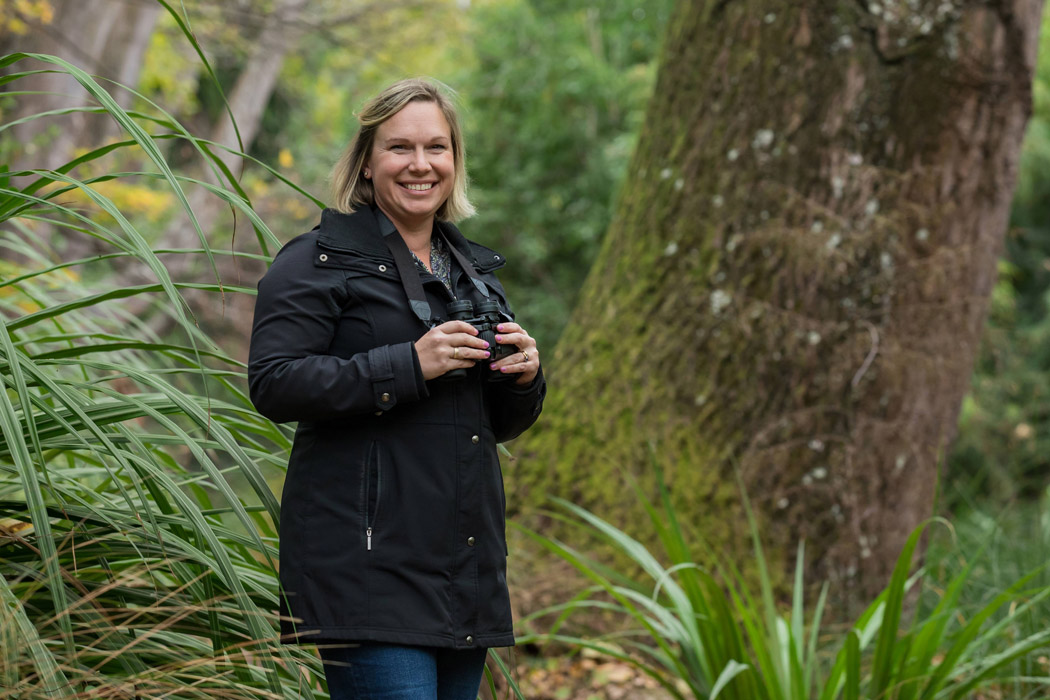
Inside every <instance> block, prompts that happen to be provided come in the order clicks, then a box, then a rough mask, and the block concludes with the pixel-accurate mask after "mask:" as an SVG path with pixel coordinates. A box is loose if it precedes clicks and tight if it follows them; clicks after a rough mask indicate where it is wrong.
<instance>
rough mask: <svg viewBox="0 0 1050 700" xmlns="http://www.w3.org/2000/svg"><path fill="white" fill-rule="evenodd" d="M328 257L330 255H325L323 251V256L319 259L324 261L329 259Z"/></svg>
mask: <svg viewBox="0 0 1050 700" xmlns="http://www.w3.org/2000/svg"><path fill="white" fill-rule="evenodd" d="M327 259H328V256H327V255H325V254H324V253H321V257H320V258H319V260H320V261H321V262H324V261H325V260H327Z"/></svg>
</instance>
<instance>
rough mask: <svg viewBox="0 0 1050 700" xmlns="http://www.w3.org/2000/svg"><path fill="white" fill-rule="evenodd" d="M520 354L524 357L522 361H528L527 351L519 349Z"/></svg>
mask: <svg viewBox="0 0 1050 700" xmlns="http://www.w3.org/2000/svg"><path fill="white" fill-rule="evenodd" d="M521 356H522V357H524V358H525V359H524V360H523V362H528V361H529V353H527V352H525V351H524V350H522V351H521Z"/></svg>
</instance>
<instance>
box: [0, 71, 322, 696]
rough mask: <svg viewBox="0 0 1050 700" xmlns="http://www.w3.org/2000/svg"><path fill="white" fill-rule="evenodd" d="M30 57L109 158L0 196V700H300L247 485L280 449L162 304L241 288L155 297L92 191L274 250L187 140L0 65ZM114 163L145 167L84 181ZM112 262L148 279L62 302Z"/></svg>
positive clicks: (314, 669) (158, 284)
mask: <svg viewBox="0 0 1050 700" xmlns="http://www.w3.org/2000/svg"><path fill="white" fill-rule="evenodd" d="M30 58H32V59H36V60H38V61H43V62H45V63H46V64H49V68H51V69H54V70H59V71H63V72H66V73H69V74H70V75H71V76H73V77H74V78H75V79H76V80H77V81H78V82H79V84H80V86H81V87H82V88H83V89H84V91H85V92H86V93H87V94H88V95H90V96H91V97H92V98H93V99H94V100H95V101H96V102H97V104H98V105H99V107H93V108H84V111H98V110H104V111H105V112H106V113H107V114H108V115H109V116H111V117H112V118H113V119H115V120H116V121H117V122H118V123H119V124H120V125H121V127H122V129H123V130H124V132H125V134H126V140H124V141H120V142H117V143H115V144H111V145H107V146H104V147H101V148H98V149H96V150H94V151H91V152H89V153H87V154H84V155H82V156H79V157H77V158H76V159H75V160H73V161H70V162H69V163H67V164H66V165H63V166H62V167H60V168H58V169H56V170H51V171H44V170H37V171H24V172H18V173H11V174H10V176H14V177H18V178H19V180H20V181H25V182H26V183H27V184H24V185H16V184H13V179H12V177H7V176H5V178H4V180H3V182H2V184H0V230H2V232H3V234H2V238H0V245H3V246H4V248H5V249H6V250H7V251H8V255H7V256H5V257H7V258H10V259H13V260H15V261H17V262H15V263H13V264H8V266H7V268H6V269H5V270H4V274H3V275H2V277H3V279H4V281H3V283H2V284H0V376H2V379H3V382H4V391H3V392H0V436H2V438H0V528H2V529H0V599H2V601H3V602H2V607H0V639H3V640H4V643H3V645H2V647H3V651H2V652H0V679H2V681H3V682H2V683H0V698H8V697H10V698H37V697H50V698H57V697H73V696H83V695H84V694H87V695H92V696H115V695H117V694H121V693H122V694H124V695H125V696H128V697H131V696H135V697H156V696H160V695H164V694H168V695H170V694H172V693H175V694H177V695H178V697H185V698H193V697H201V698H203V697H216V696H219V695H221V696H223V697H245V698H247V697H252V698H257V697H287V698H300V697H313V695H314V693H313V689H312V687H311V683H310V682H309V679H308V678H307V676H304V675H303V673H302V672H301V671H300V666H301V665H305V668H307V669H310V670H309V671H308V673H310V674H312V675H313V676H314V678H316V677H317V674H318V671H319V668H320V667H319V664H318V662H317V661H316V659H315V658H314V657H312V656H311V655H310V654H308V653H304V652H303V651H302V650H300V649H297V648H282V647H281V646H280V645H279V644H277V643H276V641H275V640H276V636H277V634H278V632H277V626H276V609H277V607H278V591H277V582H276V524H277V522H278V520H279V507H278V504H277V501H276V498H275V497H274V495H273V493H272V490H271V488H270V486H269V480H276V479H279V478H280V476H281V474H282V472H283V468H284V460H283V459H282V456H281V455H282V453H283V452H284V450H286V449H287V447H288V445H289V434H288V433H287V430H286V429H282V428H278V427H276V426H274V425H273V424H271V423H270V422H269V421H266V420H265V419H262V418H261V417H259V416H258V415H257V414H256V413H255V412H254V410H253V409H252V407H251V404H250V402H249V401H248V398H247V396H246V395H245V393H244V390H243V387H244V366H243V365H242V364H240V363H238V362H236V361H234V360H233V359H231V358H230V357H228V356H226V354H225V353H223V352H222V350H221V349H220V348H218V347H216V346H214V344H212V343H211V341H210V340H209V339H208V338H207V337H205V336H204V335H203V334H202V332H201V331H200V330H199V329H198V328H197V326H196V324H195V323H194V320H193V318H192V317H191V315H190V313H189V311H188V306H187V304H186V302H185V300H184V299H183V296H182V294H183V291H184V290H185V289H186V288H192V289H196V290H200V291H204V292H209V293H212V294H215V295H216V299H217V300H218V299H219V298H220V295H222V294H239V293H250V292H251V290H246V289H241V288H236V287H231V286H229V285H226V286H223V285H220V283H219V282H218V281H217V280H216V281H215V282H211V283H199V284H176V283H175V282H173V281H172V280H171V279H170V277H169V276H168V274H167V271H166V269H165V266H164V264H163V262H162V261H161V260H160V258H159V257H158V255H157V251H154V250H152V249H151V248H150V246H149V245H148V243H147V241H146V238H145V237H144V235H143V234H142V232H141V231H139V230H138V229H137V228H136V226H135V225H134V224H133V223H132V222H131V221H130V220H129V219H128V217H127V216H125V214H124V212H123V211H121V208H120V207H118V206H117V205H116V204H115V203H114V201H113V200H112V199H110V198H109V197H108V196H106V194H104V193H103V189H104V188H103V187H102V185H104V183H107V182H112V181H114V180H122V181H132V182H135V181H143V180H145V181H153V182H159V183H163V185H164V186H165V187H167V188H168V190H169V191H170V192H171V194H172V196H173V198H174V200H175V201H177V202H179V203H180V204H181V206H182V211H183V214H184V215H185V216H186V217H188V219H189V220H190V222H191V223H193V224H194V225H195V219H194V216H193V213H192V211H190V210H189V208H188V205H187V198H186V193H185V190H186V188H188V187H206V188H208V189H209V190H210V191H211V192H212V193H213V194H215V195H216V196H219V197H221V198H223V199H224V200H225V201H226V202H227V203H229V204H230V205H231V206H233V207H235V208H237V209H238V211H239V212H240V213H241V214H242V215H244V216H246V217H247V218H248V219H250V220H251V221H252V223H253V225H254V226H255V229H256V233H257V237H258V239H257V240H258V242H259V247H260V249H261V252H262V253H263V254H265V252H266V251H267V250H268V249H269V250H272V249H274V248H275V246H276V245H277V241H276V239H275V237H274V236H273V234H272V233H271V232H270V231H269V229H268V228H267V227H266V225H265V224H264V223H263V222H262V220H261V219H260V218H259V217H258V215H257V214H255V212H254V211H253V210H252V208H251V203H250V202H249V201H248V199H247V197H246V195H245V193H244V192H243V191H242V190H241V189H240V186H239V185H238V184H237V183H236V181H235V180H233V179H232V177H231V176H230V173H229V172H228V171H227V170H226V169H225V166H223V165H222V163H221V161H219V160H218V159H217V158H215V157H214V156H213V154H212V152H211V150H210V149H211V146H210V145H209V144H208V143H207V142H205V141H201V140H198V139H194V138H193V137H192V136H190V134H189V133H187V132H186V131H185V130H184V129H183V128H182V127H181V125H180V124H178V123H177V122H176V121H174V120H173V119H171V118H170V116H169V115H167V114H165V113H164V112H163V111H161V110H160V109H159V108H157V109H156V110H154V111H153V112H152V113H151V114H143V113H139V112H126V111H124V110H123V109H121V108H120V107H119V106H118V105H117V104H116V102H114V101H113V99H112V98H111V97H110V96H109V94H108V93H107V92H106V91H105V90H104V89H103V88H102V87H100V85H99V84H98V83H97V82H96V81H95V80H94V79H93V78H92V77H91V76H89V75H88V74H86V73H85V72H83V71H82V70H80V69H79V68H77V67H75V66H73V65H71V64H69V63H67V62H65V61H62V60H61V59H58V58H55V57H52V56H46V55H26V54H14V55H11V56H7V57H4V58H3V59H0V67H4V68H10V69H11V70H12V71H17V70H20V69H21V68H22V67H23V65H25V63H26V62H27V61H26V59H30ZM28 74H30V72H29V71H23V72H11V73H9V74H8V76H7V77H6V78H5V80H7V81H9V82H15V83H17V81H18V80H20V79H21V78H22V77H24V76H26V75H28ZM147 124H148V125H149V126H150V129H151V130H152V131H157V132H159V133H158V134H157V135H151V134H150V133H148V132H147V130H146V129H145V128H144V125H147ZM158 127H159V128H158ZM2 128H3V127H0V129H2ZM171 138H177V139H180V140H184V141H185V142H186V143H189V144H190V145H191V147H192V148H194V149H196V150H197V151H198V152H199V153H200V154H201V155H202V156H203V157H204V158H205V160H206V161H207V162H209V163H210V164H211V165H212V167H213V168H214V169H215V171H216V174H217V175H218V176H219V177H220V179H222V180H223V181H224V182H225V183H226V184H225V186H224V187H219V186H215V185H208V184H205V183H203V182H201V181H197V180H190V179H188V178H185V177H182V176H180V175H178V174H176V173H175V172H174V171H172V169H171V168H170V167H169V165H168V163H167V162H166V160H165V158H164V156H163V153H162V150H161V148H160V146H159V145H158V144H160V143H162V142H163V141H164V140H165V139H171ZM121 150H130V151H135V152H136V153H137V157H138V159H139V160H140V161H141V160H142V159H143V158H144V159H145V160H146V163H147V164H148V169H144V170H138V171H135V172H121V173H104V174H98V173H96V172H94V170H93V169H92V168H91V166H92V165H93V164H94V162H95V161H99V160H100V159H103V158H106V157H107V156H109V155H110V154H112V153H114V152H117V151H121ZM73 193H78V194H79V195H80V196H81V197H84V198H86V199H87V200H88V201H90V203H91V205H92V206H93V207H94V208H96V209H97V210H98V211H101V212H104V213H105V214H106V215H107V220H106V223H100V221H99V220H98V219H97V218H95V217H92V216H89V215H88V214H86V213H85V212H84V211H83V207H82V205H81V204H79V203H76V202H77V200H76V198H72V199H71V195H72V194H73ZM48 228H50V229H53V230H57V231H59V232H61V233H62V234H63V235H66V236H91V237H94V238H95V239H97V240H98V241H99V242H100V243H101V244H102V245H103V246H104V247H105V248H106V249H107V252H106V253H105V254H103V255H101V256H95V257H92V258H89V259H86V260H76V261H69V262H63V263H57V262H55V261H53V260H52V259H50V257H49V254H48V251H47V250H46V249H43V250H42V249H41V246H40V245H39V240H40V236H41V233H42V231H44V230H45V229H48ZM198 234H199V236H200V241H201V247H200V248H199V249H197V250H193V251H185V252H183V254H190V255H197V256H200V257H201V258H202V259H205V260H210V261H212V264H211V267H212V269H213V270H214V269H215V266H214V258H215V256H216V255H217V253H215V252H214V251H212V250H211V248H210V247H209V245H208V241H207V239H206V237H205V236H204V235H203V232H201V231H200V230H199V228H198ZM247 257H258V255H249V256H247ZM114 263H119V264H122V265H125V266H128V265H137V266H139V267H140V268H141V269H142V270H144V271H148V274H149V275H150V276H152V277H153V278H154V279H155V280H156V281H155V282H154V283H148V284H143V285H139V286H133V287H122V288H117V289H104V290H102V291H99V290H98V289H97V288H89V287H87V286H85V285H84V284H83V283H82V280H84V279H88V278H91V277H102V276H104V274H105V273H104V272H103V273H93V272H92V269H94V268H97V267H99V266H102V267H104V268H105V269H106V270H109V271H111V270H112V268H109V267H108V266H109V265H111V264H114ZM148 306H155V307H156V308H158V309H160V310H161V311H162V313H165V314H167V315H169V316H171V317H172V318H173V319H174V321H175V323H176V327H177V328H178V329H179V333H180V334H181V340H174V339H167V338H159V337H157V336H156V335H155V334H154V333H153V332H152V331H151V330H150V329H149V327H148V326H146V325H145V324H144V323H142V322H141V321H140V319H139V317H138V315H137V314H136V313H135V311H134V309H136V308H145V307H148ZM314 683H316V681H314Z"/></svg>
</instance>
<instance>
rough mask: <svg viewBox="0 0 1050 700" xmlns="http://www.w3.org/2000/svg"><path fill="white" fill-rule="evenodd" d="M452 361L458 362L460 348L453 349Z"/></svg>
mask: <svg viewBox="0 0 1050 700" xmlns="http://www.w3.org/2000/svg"><path fill="white" fill-rule="evenodd" d="M452 359H453V360H458V359H459V348H458V347H455V348H452Z"/></svg>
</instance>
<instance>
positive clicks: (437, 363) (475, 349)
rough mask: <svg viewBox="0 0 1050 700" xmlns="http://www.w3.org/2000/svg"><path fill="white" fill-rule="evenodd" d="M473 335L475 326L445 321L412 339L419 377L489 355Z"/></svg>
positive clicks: (467, 364)
mask: <svg viewBox="0 0 1050 700" xmlns="http://www.w3.org/2000/svg"><path fill="white" fill-rule="evenodd" d="M508 325H512V324H508ZM477 335H478V331H477V329H476V328H474V326H472V325H470V324H469V323H466V322H465V321H446V322H445V323H442V324H441V325H440V326H435V327H434V328H431V329H430V330H429V331H427V332H426V334H425V335H424V336H423V337H422V338H420V339H419V340H417V341H416V343H415V345H416V355H417V356H419V367H420V369H422V370H423V379H426V380H430V379H434V378H435V377H440V376H441V375H442V374H444V373H445V372H448V371H450V370H453V369H466V368H467V367H473V366H474V363H475V362H477V361H478V360H487V359H488V358H489V357H490V356H491V353H490V352H489V351H488V350H486V348H487V347H488V346H489V344H488V343H486V342H485V341H484V340H482V339H481V338H478V337H477Z"/></svg>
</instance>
